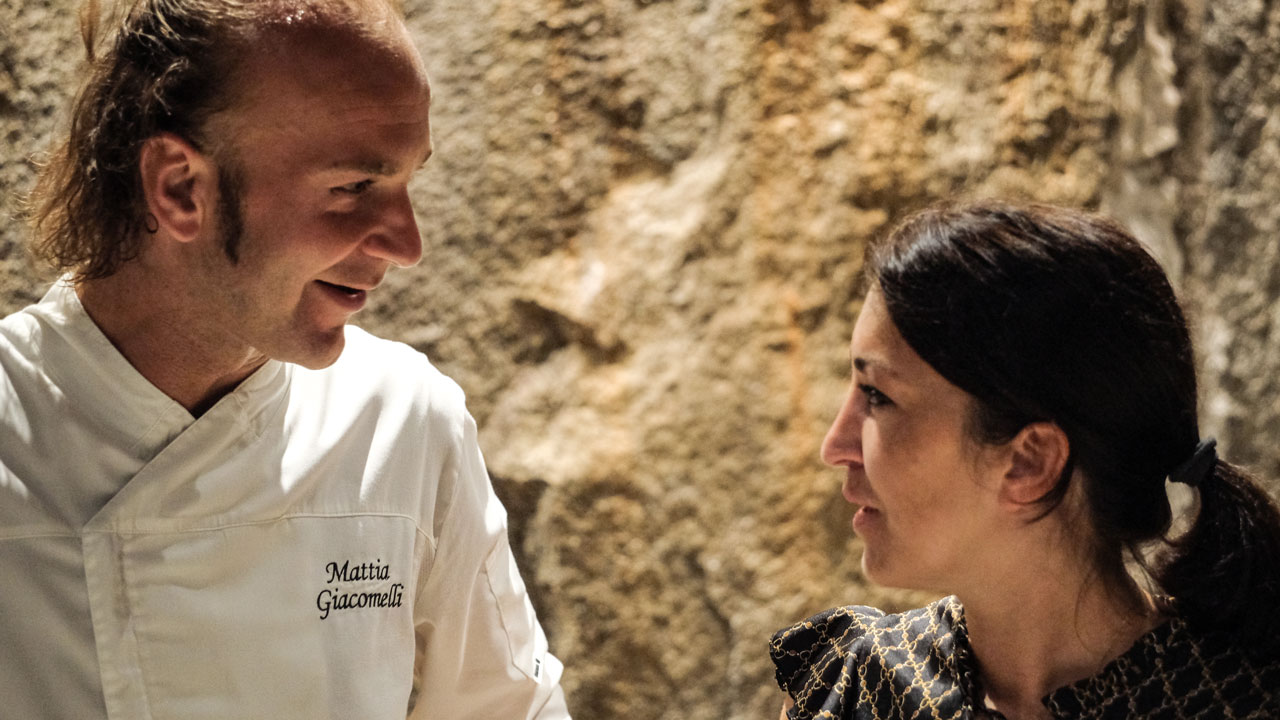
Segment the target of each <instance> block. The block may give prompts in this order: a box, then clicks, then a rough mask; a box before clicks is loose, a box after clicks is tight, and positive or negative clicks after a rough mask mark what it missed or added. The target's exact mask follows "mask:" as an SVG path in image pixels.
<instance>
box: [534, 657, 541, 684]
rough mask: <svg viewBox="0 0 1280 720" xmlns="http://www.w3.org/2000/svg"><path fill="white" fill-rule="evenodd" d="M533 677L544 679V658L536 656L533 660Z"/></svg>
mask: <svg viewBox="0 0 1280 720" xmlns="http://www.w3.org/2000/svg"><path fill="white" fill-rule="evenodd" d="M533 679H534V680H541V679H542V658H534V660H533Z"/></svg>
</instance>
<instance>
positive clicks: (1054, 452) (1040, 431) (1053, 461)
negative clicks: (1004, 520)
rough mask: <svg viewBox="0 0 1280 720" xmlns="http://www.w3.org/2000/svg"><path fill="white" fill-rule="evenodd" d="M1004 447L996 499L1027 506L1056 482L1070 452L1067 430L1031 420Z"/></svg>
mask: <svg viewBox="0 0 1280 720" xmlns="http://www.w3.org/2000/svg"><path fill="white" fill-rule="evenodd" d="M1008 449H1009V454H1008V460H1007V462H1008V464H1007V466H1006V468H1005V473H1004V477H1003V478H1001V483H1000V503H1001V505H1007V506H1017V507H1018V508H1026V507H1028V506H1031V505H1032V504H1033V503H1035V501H1037V500H1039V499H1040V498H1042V497H1044V495H1045V493H1048V492H1049V491H1050V490H1052V489H1053V487H1054V486H1055V485H1057V483H1058V480H1059V479H1060V478H1061V477H1062V471H1063V469H1064V468H1065V467H1066V466H1067V458H1068V457H1069V456H1070V454H1071V444H1070V442H1068V440H1067V434H1066V433H1065V432H1063V431H1062V428H1060V427H1058V426H1057V425H1055V424H1054V423H1051V422H1034V423H1031V424H1030V425H1027V426H1026V427H1024V428H1022V430H1020V431H1019V432H1018V434H1017V435H1016V436H1014V438H1013V440H1011V441H1010V442H1009V445H1008Z"/></svg>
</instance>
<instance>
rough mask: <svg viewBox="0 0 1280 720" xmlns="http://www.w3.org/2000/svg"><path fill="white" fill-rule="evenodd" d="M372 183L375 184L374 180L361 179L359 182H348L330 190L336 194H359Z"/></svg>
mask: <svg viewBox="0 0 1280 720" xmlns="http://www.w3.org/2000/svg"><path fill="white" fill-rule="evenodd" d="M371 185H373V181H372V180H360V181H358V182H353V183H347V184H346V185H339V186H338V187H335V188H331V189H330V190H329V192H332V193H334V194H336V195H359V194H361V193H363V192H364V191H365V190H368V189H369V186H371Z"/></svg>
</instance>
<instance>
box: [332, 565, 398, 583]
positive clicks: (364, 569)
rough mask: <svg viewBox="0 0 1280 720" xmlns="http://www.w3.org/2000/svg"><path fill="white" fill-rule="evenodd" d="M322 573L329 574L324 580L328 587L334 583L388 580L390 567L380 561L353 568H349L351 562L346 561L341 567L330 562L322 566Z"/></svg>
mask: <svg viewBox="0 0 1280 720" xmlns="http://www.w3.org/2000/svg"><path fill="white" fill-rule="evenodd" d="M324 571H325V572H326V573H328V574H329V579H328V580H326V581H325V582H327V583H328V584H329V585H332V584H334V583H336V582H360V581H361V580H390V579H391V566H390V565H383V564H382V559H381V558H379V559H378V560H377V562H371V563H361V564H359V565H356V566H355V567H351V561H350V560H346V561H344V562H343V563H342V565H338V563H336V562H331V563H329V564H328V565H325V566H324Z"/></svg>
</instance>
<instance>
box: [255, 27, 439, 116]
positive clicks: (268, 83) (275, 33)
mask: <svg viewBox="0 0 1280 720" xmlns="http://www.w3.org/2000/svg"><path fill="white" fill-rule="evenodd" d="M330 20H332V19H325V20H323V21H321V20H313V19H303V20H298V21H297V22H294V23H290V24H278V25H274V26H271V27H268V28H264V29H263V31H262V33H261V34H260V35H259V36H258V37H257V38H256V41H255V42H254V43H252V44H251V45H250V46H249V47H247V48H245V52H244V56H243V58H242V60H241V62H240V63H239V67H238V68H237V73H236V74H237V75H238V76H239V77H238V78H237V84H238V85H239V86H240V88H241V92H240V93H237V94H238V95H239V96H240V98H241V99H243V100H248V101H249V102H250V103H253V102H254V101H261V100H271V101H274V100H278V99H283V98H281V97H280V95H281V93H282V92H284V91H288V90H292V89H298V90H301V91H302V92H301V94H300V96H299V99H305V98H307V97H312V96H323V97H332V96H334V95H351V96H360V95H362V94H363V95H370V96H372V95H374V94H378V93H379V92H380V91H381V90H385V89H386V88H390V87H396V88H407V87H416V88H417V95H420V97H411V98H408V99H407V100H405V102H409V103H412V104H415V105H417V104H420V103H426V102H428V101H429V100H430V88H429V86H428V84H427V81H426V73H425V70H424V68H423V64H422V59H421V57H420V56H419V55H418V52H417V49H416V48H415V47H414V45H413V42H412V41H411V40H410V38H409V35H408V31H407V30H406V29H405V28H404V25H403V24H402V23H401V22H400V20H398V19H396V18H390V19H388V20H387V21H386V22H375V23H372V24H371V23H368V22H364V21H352V22H345V21H343V20H342V18H338V19H337V21H334V22H330Z"/></svg>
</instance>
